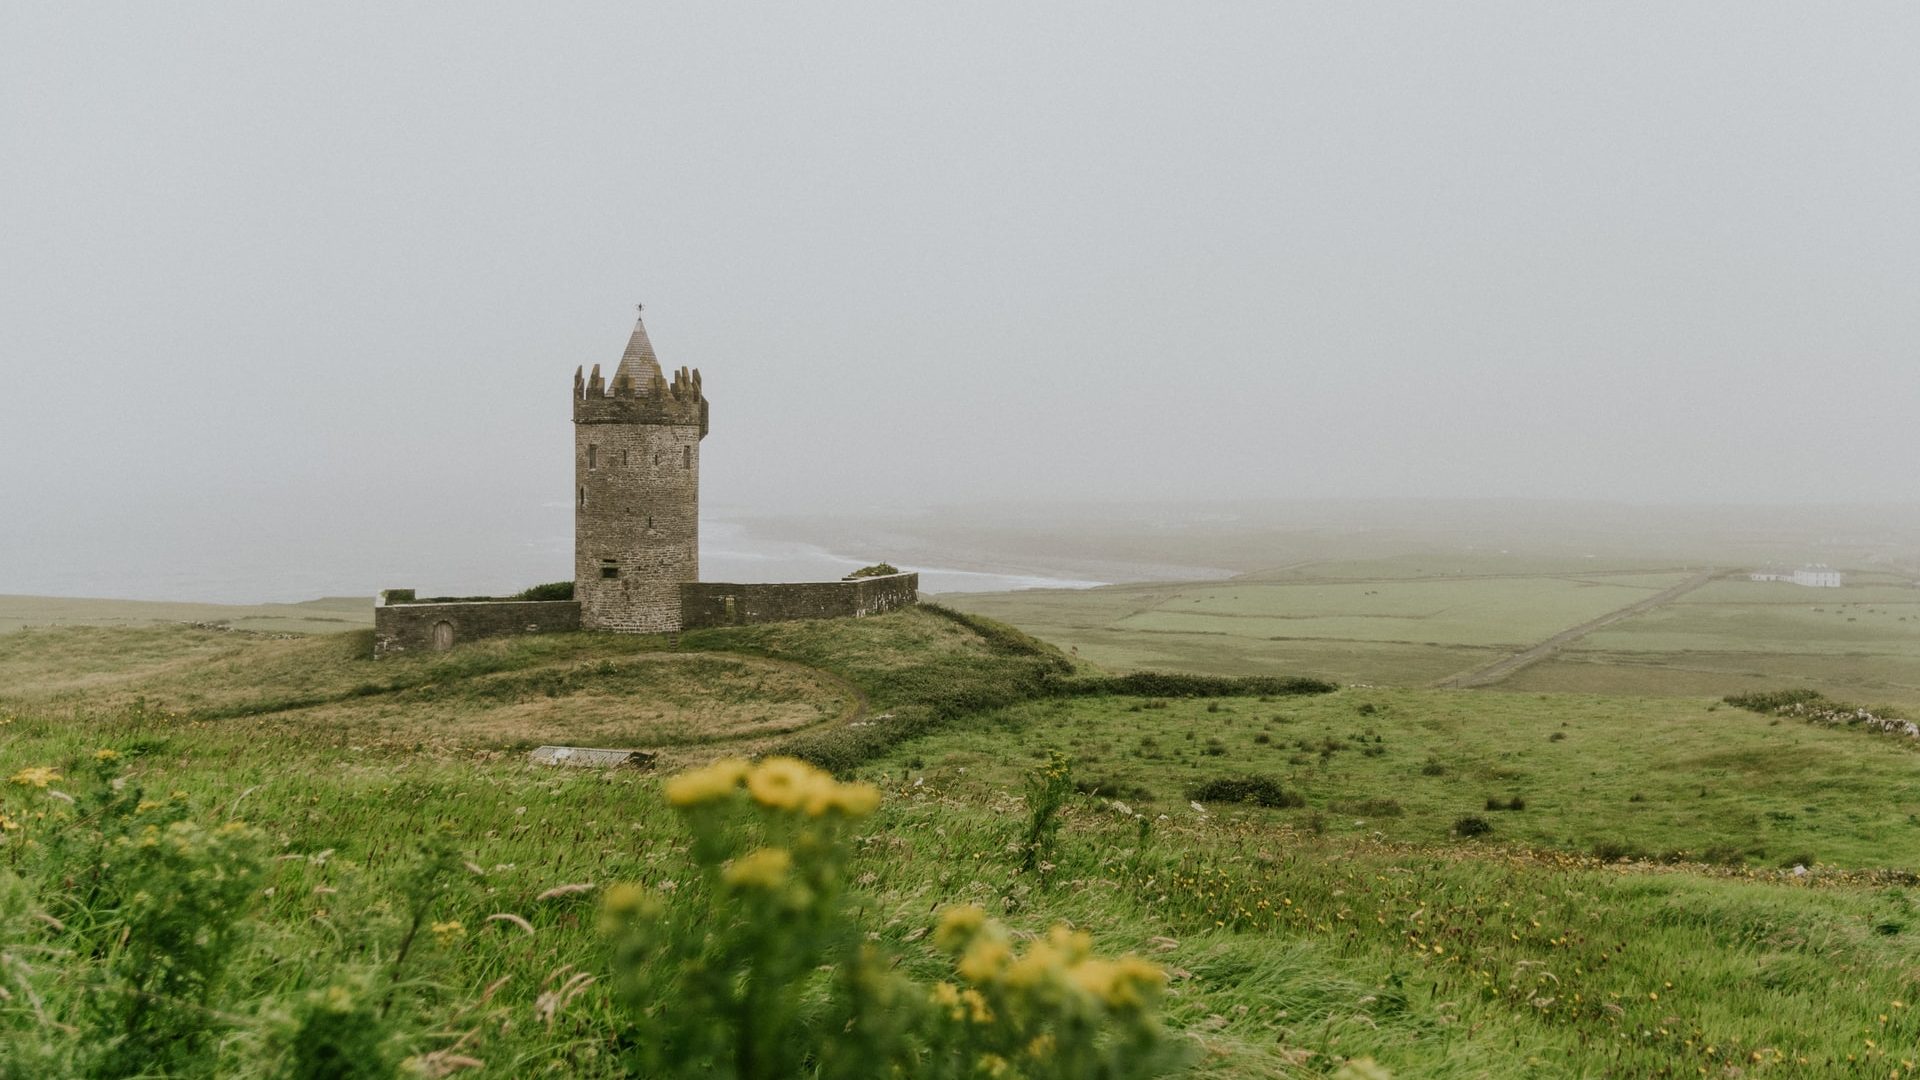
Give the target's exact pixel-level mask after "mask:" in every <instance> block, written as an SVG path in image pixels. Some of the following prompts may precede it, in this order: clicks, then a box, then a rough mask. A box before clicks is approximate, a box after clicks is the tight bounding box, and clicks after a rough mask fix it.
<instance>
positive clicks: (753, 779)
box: [747, 757, 833, 810]
mask: <svg viewBox="0 0 1920 1080" xmlns="http://www.w3.org/2000/svg"><path fill="white" fill-rule="evenodd" d="M832 784H833V778H832V777H830V776H828V775H827V774H826V773H823V772H821V771H820V770H819V769H816V768H814V767H813V766H811V765H809V764H807V763H806V762H804V761H800V760H798V759H795V758H789V757H777V758H768V759H767V760H765V761H763V762H761V763H760V764H758V765H756V766H754V768H753V771H752V772H750V773H748V774H747V794H749V795H751V796H753V801H754V802H757V803H759V804H760V805H761V806H766V807H771V808H772V809H775V810H798V809H800V808H801V807H803V806H805V805H806V804H807V803H808V802H810V801H811V800H812V799H813V798H814V797H815V795H816V793H817V792H820V791H821V790H823V789H825V788H830V787H831V786H832Z"/></svg>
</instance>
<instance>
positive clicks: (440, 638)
mask: <svg viewBox="0 0 1920 1080" xmlns="http://www.w3.org/2000/svg"><path fill="white" fill-rule="evenodd" d="M451 648H453V624H452V623H450V622H448V621H447V620H445V619H441V620H440V621H439V622H437V623H434V624H433V651H434V652H446V651H447V650H448V649H451Z"/></svg>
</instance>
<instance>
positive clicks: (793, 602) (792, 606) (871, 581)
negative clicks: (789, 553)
mask: <svg viewBox="0 0 1920 1080" xmlns="http://www.w3.org/2000/svg"><path fill="white" fill-rule="evenodd" d="M919 602H920V575H919V574H911V573H909V574H890V575H888V576H886V577H872V578H859V579H857V580H854V581H799V582H780V583H775V584H763V583H753V584H728V583H725V582H718V581H693V582H687V583H686V584H683V585H681V586H680V613H681V628H682V629H686V630H698V629H701V628H703V627H709V626H745V625H747V624H749V623H768V622H788V621H790V620H793V619H840V618H848V617H853V618H857V617H859V616H862V615H878V614H880V613H881V612H883V611H892V610H893V609H895V608H899V607H906V606H907V605H909V604H917V603H919Z"/></svg>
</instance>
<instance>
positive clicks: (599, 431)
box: [573, 320, 707, 633]
mask: <svg viewBox="0 0 1920 1080" xmlns="http://www.w3.org/2000/svg"><path fill="white" fill-rule="evenodd" d="M706 434H707V399H706V398H705V397H704V396H702V395H701V393H700V373H699V372H698V371H691V372H690V371H688V370H687V369H686V368H681V369H680V370H679V371H677V372H675V373H674V376H673V379H672V381H668V379H667V377H666V375H665V374H664V373H663V372H662V371H661V370H660V361H659V359H658V358H657V357H655V356H654V353H653V343H652V342H651V341H648V340H647V327H646V324H645V323H644V322H643V321H639V320H636V321H635V322H634V324H633V337H632V338H631V339H630V340H629V341H628V342H627V351H626V354H625V355H623V356H622V357H621V358H620V366H619V367H618V368H617V369H615V371H614V373H613V379H612V380H611V381H606V380H603V379H602V378H601V375H600V365H598V364H595V365H593V373H592V374H591V375H588V374H586V373H585V372H583V371H576V372H574V375H573V457H574V465H573V474H574V512H573V591H574V598H575V599H577V600H579V601H580V625H581V626H582V627H583V628H584V629H588V630H624V631H627V632H629V633H659V632H662V631H673V630H678V629H680V627H681V624H682V621H681V613H680V584H681V583H682V582H688V581H698V580H700V440H701V439H703V438H705V437H706Z"/></svg>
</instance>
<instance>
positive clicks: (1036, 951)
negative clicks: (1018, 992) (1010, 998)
mask: <svg viewBox="0 0 1920 1080" xmlns="http://www.w3.org/2000/svg"><path fill="white" fill-rule="evenodd" d="M1065 959H1066V957H1065V956H1063V955H1062V954H1061V952H1060V950H1058V949H1056V948H1054V947H1053V946H1052V945H1049V944H1047V943H1046V942H1044V941H1038V942H1035V943H1034V944H1033V945H1032V946H1030V947H1028V949H1027V951H1026V953H1025V954H1024V955H1022V956H1021V957H1020V959H1018V960H1015V961H1014V962H1013V963H1011V964H1009V965H1007V974H1006V980H1007V985H1008V986H1011V987H1015V988H1026V987H1034V986H1039V985H1041V984H1043V983H1046V982H1048V981H1050V980H1052V979H1053V978H1054V977H1055V976H1057V975H1059V974H1060V972H1061V970H1062V969H1063V962H1064V961H1065Z"/></svg>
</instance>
